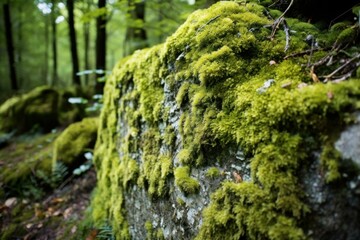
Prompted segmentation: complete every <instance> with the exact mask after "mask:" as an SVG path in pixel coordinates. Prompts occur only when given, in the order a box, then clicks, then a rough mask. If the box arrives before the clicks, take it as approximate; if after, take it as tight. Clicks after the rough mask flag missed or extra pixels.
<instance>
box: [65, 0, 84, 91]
mask: <svg viewBox="0 0 360 240" xmlns="http://www.w3.org/2000/svg"><path fill="white" fill-rule="evenodd" d="M66 3H67V9H68V15H69V19H68V21H69V37H70V48H71V59H72V67H73V73H72V79H73V84H75V85H78V86H80V85H81V81H80V76H79V75H77V73H78V72H79V58H78V53H77V44H76V32H75V20H74V0H67V1H66Z"/></svg>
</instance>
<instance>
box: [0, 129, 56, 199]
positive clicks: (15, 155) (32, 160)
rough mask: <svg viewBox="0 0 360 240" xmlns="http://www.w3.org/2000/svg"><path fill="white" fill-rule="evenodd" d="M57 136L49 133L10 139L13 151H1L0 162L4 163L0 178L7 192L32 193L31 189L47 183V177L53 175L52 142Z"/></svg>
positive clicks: (48, 178) (11, 193) (22, 194)
mask: <svg viewBox="0 0 360 240" xmlns="http://www.w3.org/2000/svg"><path fill="white" fill-rule="evenodd" d="M58 135H59V133H50V134H46V135H40V136H32V137H31V138H28V137H26V135H24V136H21V137H17V138H14V139H13V142H14V143H13V144H14V146H16V149H15V150H14V151H9V150H8V149H6V148H5V149H1V150H0V161H2V162H4V163H5V164H4V165H3V166H2V167H1V169H0V179H1V182H2V183H3V187H4V188H5V189H6V194H10V195H13V194H17V195H21V196H24V195H25V196H26V195H32V194H31V191H30V190H31V189H30V188H35V186H36V187H38V188H39V187H40V186H37V185H41V186H43V185H48V183H49V182H47V181H46V180H50V179H51V175H52V174H51V172H52V148H53V141H54V139H55V138H56V137H57V136H58ZM10 147H11V146H10ZM34 185H35V186H34ZM46 187H49V186H46ZM27 197H29V196H27ZM31 197H34V196H31Z"/></svg>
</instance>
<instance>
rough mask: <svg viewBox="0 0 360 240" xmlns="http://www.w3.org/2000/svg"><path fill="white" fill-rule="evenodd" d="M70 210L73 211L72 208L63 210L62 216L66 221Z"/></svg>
mask: <svg viewBox="0 0 360 240" xmlns="http://www.w3.org/2000/svg"><path fill="white" fill-rule="evenodd" d="M72 210H73V209H72V207H69V208H67V209H65V211H64V214H63V215H64V218H65V219H68V218H69V217H70V215H71V213H72Z"/></svg>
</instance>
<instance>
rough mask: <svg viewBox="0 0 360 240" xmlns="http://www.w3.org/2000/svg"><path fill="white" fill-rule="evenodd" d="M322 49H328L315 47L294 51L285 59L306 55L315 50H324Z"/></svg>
mask: <svg viewBox="0 0 360 240" xmlns="http://www.w3.org/2000/svg"><path fill="white" fill-rule="evenodd" d="M322 50H324V51H326V49H324V48H314V49H308V50H305V51H302V52H297V53H292V54H290V55H287V56H285V57H284V60H286V59H288V58H292V57H297V56H302V55H306V54H308V53H311V52H313V51H322Z"/></svg>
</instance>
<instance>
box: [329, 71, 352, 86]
mask: <svg viewBox="0 0 360 240" xmlns="http://www.w3.org/2000/svg"><path fill="white" fill-rule="evenodd" d="M353 72H354V69H353V70H352V71H350V72H348V73H347V74H345V75H343V76H342V77H341V78H337V79H334V80H332V81H331V82H333V83H339V82H342V81H344V80H346V79H348V78H349V77H351V75H352V73H353Z"/></svg>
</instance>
